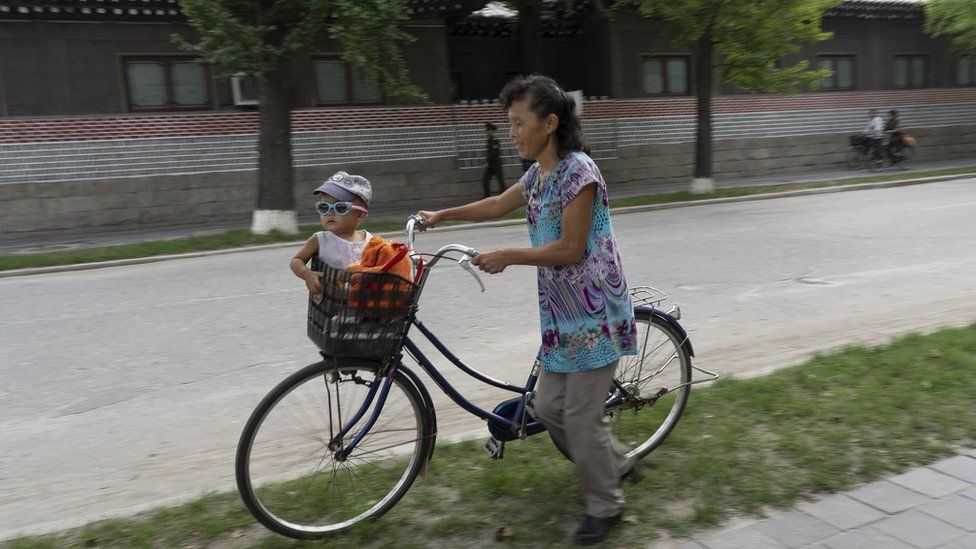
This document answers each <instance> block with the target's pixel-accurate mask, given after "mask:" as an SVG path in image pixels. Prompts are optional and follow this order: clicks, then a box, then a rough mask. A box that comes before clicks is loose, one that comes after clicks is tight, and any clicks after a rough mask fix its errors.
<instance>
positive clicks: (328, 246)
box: [315, 229, 373, 269]
mask: <svg viewBox="0 0 976 549" xmlns="http://www.w3.org/2000/svg"><path fill="white" fill-rule="evenodd" d="M363 232H364V233H366V238H365V239H364V240H363V241H362V242H349V241H348V240H346V239H344V238H342V237H339V236H336V235H335V233H330V232H329V231H319V232H317V233H315V238H316V239H318V241H319V259H320V260H322V263H325V264H326V265H328V266H330V267H335V268H336V269H345V268H346V266H347V265H349V264H350V263H358V262H359V258H360V257H361V256H362V255H363V248H365V247H366V243H367V242H369V239H370V238H373V235H371V234H369V231H367V230H365V229H364V230H363Z"/></svg>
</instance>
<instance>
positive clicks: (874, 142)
mask: <svg viewBox="0 0 976 549" xmlns="http://www.w3.org/2000/svg"><path fill="white" fill-rule="evenodd" d="M884 135H885V121H884V119H883V118H881V115H880V114H878V109H871V111H870V112H869V113H868V125H867V128H865V129H864V137H865V139H866V144H867V150H868V151H869V152H870V153H871V158H877V157H878V156H880V155H881V144H882V142H883V141H884Z"/></svg>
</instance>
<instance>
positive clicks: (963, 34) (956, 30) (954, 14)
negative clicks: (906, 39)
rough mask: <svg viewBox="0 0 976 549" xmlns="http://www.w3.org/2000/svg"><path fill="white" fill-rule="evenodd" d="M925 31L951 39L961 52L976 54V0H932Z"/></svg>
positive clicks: (927, 6) (926, 7)
mask: <svg viewBox="0 0 976 549" xmlns="http://www.w3.org/2000/svg"><path fill="white" fill-rule="evenodd" d="M925 32H927V33H929V34H931V35H932V36H936V37H939V36H941V37H945V38H948V39H950V40H951V41H952V45H953V46H954V47H955V49H956V50H957V51H958V52H959V53H962V54H968V55H976V0H930V1H929V2H928V3H926V4H925Z"/></svg>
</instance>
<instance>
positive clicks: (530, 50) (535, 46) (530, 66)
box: [518, 0, 543, 74]
mask: <svg viewBox="0 0 976 549" xmlns="http://www.w3.org/2000/svg"><path fill="white" fill-rule="evenodd" d="M518 18H519V44H520V45H521V48H522V65H523V66H522V69H523V70H524V71H525V72H526V73H530V74H531V73H541V72H542V70H543V67H542V0H518Z"/></svg>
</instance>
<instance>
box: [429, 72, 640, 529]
mask: <svg viewBox="0 0 976 549" xmlns="http://www.w3.org/2000/svg"><path fill="white" fill-rule="evenodd" d="M501 102H502V105H503V106H504V108H505V109H506V112H507V114H508V119H509V122H510V123H511V129H510V130H509V136H510V137H511V138H512V140H513V141H514V142H515V147H516V148H517V149H518V153H519V156H520V157H522V158H533V159H535V162H534V163H533V164H532V166H531V167H530V168H529V169H528V171H526V173H525V174H524V175H522V177H521V179H520V180H519V182H518V183H517V184H516V185H513V186H512V187H511V188H509V189H508V190H506V191H505V192H504V193H502V194H501V195H500V196H494V197H490V198H486V199H483V200H479V201H477V202H472V203H470V204H466V205H464V206H458V207H455V208H448V209H445V210H439V211H420V212H418V215H420V216H421V217H422V218H423V219H424V223H425V225H426V226H427V227H433V226H435V225H437V224H438V223H440V222H442V221H447V220H460V221H481V220H484V219H493V218H498V217H501V216H503V215H505V214H506V213H508V212H510V211H513V210H516V209H519V208H522V207H525V208H526V217H527V220H528V228H529V236H530V239H531V242H532V246H531V247H529V248H499V249H494V250H489V251H486V252H483V253H481V254H480V255H478V256H477V257H475V258H474V259H472V261H471V263H472V264H473V265H476V266H478V267H479V268H480V269H481V270H482V271H485V272H487V273H491V274H495V273H501V272H503V271H504V270H505V269H506V268H507V267H509V266H510V265H532V266H536V267H537V268H538V296H539V318H540V324H541V332H542V337H541V340H542V341H541V346H540V349H539V352H538V355H537V360H538V361H539V362H540V363H541V365H542V369H541V370H542V371H541V372H540V377H539V385H538V390H537V393H536V395H535V411H536V414H537V416H538V417H539V420H540V421H541V422H542V423H543V425H545V427H546V428H547V429H548V430H549V433H550V435H551V437H552V439H553V441H554V442H555V443H556V444H558V445H559V446H560V447H561V448H564V449H566V450H567V451H568V453H569V455H570V457H571V458H572V460H573V463H574V464H575V466H576V471H577V476H578V479H579V485H580V490H581V492H582V494H583V503H584V505H585V511H586V512H585V515H584V517H583V519H582V521H581V522H580V524H579V527H578V528H577V530H576V532H575V534H574V535H573V540H574V541H575V542H577V543H582V544H590V543H596V542H599V541H601V540H603V539H604V538H606V536H607V534H608V532H609V530H610V528H611V527H612V526H613V525H614V524H616V523H617V522H619V520H620V516H621V510H622V507H623V504H624V495H623V491H622V489H621V485H620V483H621V478H622V477H625V476H628V475H631V474H633V473H634V472H635V471H634V467H635V463H632V462H631V461H629V460H628V459H626V458H625V457H624V456H623V455H622V454H621V453H620V452H619V451H618V450H617V449H616V447H615V441H614V440H613V436H612V434H611V433H610V430H609V428H608V426H607V425H606V424H605V423H604V421H603V419H604V418H603V414H604V403H605V401H606V398H607V395H608V392H609V389H610V384H611V382H612V380H613V375H614V372H615V370H616V366H617V362H618V361H619V359H620V357H621V356H624V355H633V354H636V349H637V348H636V326H635V323H634V310H633V307H632V305H631V302H630V294H629V292H628V290H627V281H626V278H625V277H624V273H623V268H622V266H621V261H620V254H619V253H618V251H617V244H616V240H615V238H614V233H613V225H612V224H611V222H610V209H609V202H608V200H607V186H606V182H605V181H604V179H603V176H602V175H601V174H600V170H599V168H597V165H596V163H595V162H594V161H593V159H591V158H590V157H589V155H588V154H587V153H588V146H587V145H586V143H585V141H584V138H583V135H582V130H581V127H580V120H579V117H578V115H577V114H576V112H575V109H574V100H573V99H572V98H571V97H569V96H568V95H567V94H566V92H565V91H563V90H562V88H560V87H559V85H558V84H557V83H556V82H555V81H554V80H552V79H551V78H547V77H544V76H539V75H531V76H522V77H517V78H515V79H514V80H512V81H510V82H509V83H508V84H507V85H506V86H505V87H504V89H502V91H501ZM634 478H637V477H636V475H635V476H634Z"/></svg>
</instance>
